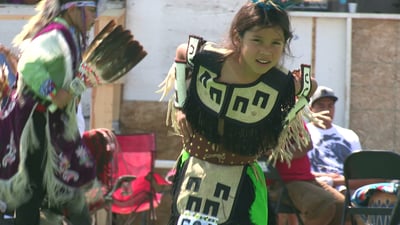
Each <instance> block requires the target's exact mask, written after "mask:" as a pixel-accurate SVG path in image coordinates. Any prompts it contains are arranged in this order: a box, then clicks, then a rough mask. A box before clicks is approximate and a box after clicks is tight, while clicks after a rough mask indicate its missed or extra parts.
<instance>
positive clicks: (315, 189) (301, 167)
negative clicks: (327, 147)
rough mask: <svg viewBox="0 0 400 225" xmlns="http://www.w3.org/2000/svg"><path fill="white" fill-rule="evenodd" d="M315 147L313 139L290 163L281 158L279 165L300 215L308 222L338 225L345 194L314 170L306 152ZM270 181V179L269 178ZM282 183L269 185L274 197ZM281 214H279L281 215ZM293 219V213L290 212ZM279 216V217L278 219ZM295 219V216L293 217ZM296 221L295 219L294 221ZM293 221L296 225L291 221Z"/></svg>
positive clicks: (278, 168)
mask: <svg viewBox="0 0 400 225" xmlns="http://www.w3.org/2000/svg"><path fill="white" fill-rule="evenodd" d="M310 149H312V143H310V145H309V146H308V148H306V149H302V150H299V151H296V152H294V153H293V154H294V155H293V156H294V157H293V159H292V161H291V165H290V166H289V165H288V164H287V163H286V162H280V161H278V162H277V163H276V166H275V167H276V169H277V170H278V172H279V174H280V176H281V178H282V180H283V181H284V183H285V184H286V187H287V189H288V194H289V197H290V198H291V199H292V202H293V204H294V206H295V207H296V208H297V209H298V210H299V211H300V216H301V218H302V220H303V222H304V224H306V225H314V224H315V225H324V224H327V225H328V224H329V225H336V224H337V225H339V224H341V218H342V214H343V204H344V195H342V194H341V193H340V192H338V191H337V190H336V189H335V188H333V187H331V186H330V185H328V184H326V183H325V182H319V181H317V180H316V179H315V176H314V175H313V174H312V173H311V168H310V161H309V158H308V155H307V152H308V151H309V150H310ZM267 182H268V183H270V182H269V181H268V180H267ZM279 189H280V187H279V185H277V184H276V183H271V184H269V185H268V190H269V191H268V192H269V196H270V198H271V200H272V201H275V200H276V199H274V197H276V196H277V194H276V193H277V192H278V191H279ZM281 216H282V215H278V218H282V217H281ZM289 218H291V219H290V220H291V221H293V218H294V217H293V216H290V217H289ZM278 220H279V219H278ZM294 220H296V218H294ZM295 224H296V223H295ZM290 225H294V224H293V223H291V224H290Z"/></svg>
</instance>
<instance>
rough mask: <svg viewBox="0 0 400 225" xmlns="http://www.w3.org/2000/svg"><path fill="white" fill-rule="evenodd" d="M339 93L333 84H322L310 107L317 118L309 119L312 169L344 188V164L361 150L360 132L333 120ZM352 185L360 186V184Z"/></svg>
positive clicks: (324, 178)
mask: <svg viewBox="0 0 400 225" xmlns="http://www.w3.org/2000/svg"><path fill="white" fill-rule="evenodd" d="M337 100H338V97H337V96H336V95H335V93H334V92H333V90H332V89H331V88H328V87H325V86H319V87H318V88H317V90H316V91H315V93H314V95H313V96H312V98H311V102H310V103H311V104H310V110H311V112H312V113H313V116H314V117H316V118H317V120H315V121H319V122H321V121H322V123H316V122H315V121H312V122H309V123H307V128H308V130H309V132H310V135H311V139H312V142H313V145H314V146H313V149H311V150H310V151H309V152H308V157H309V158H310V162H311V171H312V173H313V174H314V175H315V176H316V177H317V179H319V180H323V181H325V182H326V183H328V184H331V185H332V186H333V187H335V188H337V189H338V190H339V191H341V192H342V191H344V190H345V187H344V177H343V164H344V160H345V159H346V157H347V156H348V155H350V154H351V153H352V152H354V151H360V150H361V144H360V141H359V138H358V135H357V134H356V133H355V132H354V131H352V130H350V129H347V128H343V127H341V126H339V125H336V124H334V123H333V118H334V115H335V103H336V101H337ZM351 186H354V187H357V186H360V185H359V184H354V185H352V184H351Z"/></svg>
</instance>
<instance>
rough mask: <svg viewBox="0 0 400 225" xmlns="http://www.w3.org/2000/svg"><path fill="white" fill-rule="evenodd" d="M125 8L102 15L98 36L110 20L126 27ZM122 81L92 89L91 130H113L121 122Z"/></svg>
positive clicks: (98, 23)
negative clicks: (114, 124) (114, 125)
mask: <svg viewBox="0 0 400 225" xmlns="http://www.w3.org/2000/svg"><path fill="white" fill-rule="evenodd" d="M125 15H126V11H125V8H121V9H108V10H106V11H105V12H104V13H102V14H101V15H100V16H99V17H98V20H97V21H96V24H95V26H94V33H95V34H97V33H99V32H100V31H101V29H102V28H103V27H104V26H105V25H107V23H108V22H109V21H110V20H115V22H116V23H117V24H121V25H123V26H125ZM122 83H123V82H122V81H117V82H114V83H112V84H107V85H102V86H98V87H95V88H93V89H92V106H91V112H90V129H94V128H108V129H113V121H119V114H120V107H121V98H122Z"/></svg>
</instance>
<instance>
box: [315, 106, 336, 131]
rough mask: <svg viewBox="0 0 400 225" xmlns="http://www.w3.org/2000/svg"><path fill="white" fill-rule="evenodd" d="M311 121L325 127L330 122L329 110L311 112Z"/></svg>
mask: <svg viewBox="0 0 400 225" xmlns="http://www.w3.org/2000/svg"><path fill="white" fill-rule="evenodd" d="M311 117H312V122H313V123H314V124H315V125H316V126H317V127H320V128H322V129H326V128H327V127H328V126H327V125H328V124H331V123H332V118H331V117H330V116H329V110H324V111H320V112H312V113H311Z"/></svg>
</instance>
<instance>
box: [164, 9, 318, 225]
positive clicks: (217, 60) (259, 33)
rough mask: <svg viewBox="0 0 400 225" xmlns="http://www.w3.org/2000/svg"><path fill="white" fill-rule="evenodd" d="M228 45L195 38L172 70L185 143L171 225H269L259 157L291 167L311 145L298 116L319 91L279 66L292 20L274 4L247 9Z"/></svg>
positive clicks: (305, 75)
mask: <svg viewBox="0 0 400 225" xmlns="http://www.w3.org/2000/svg"><path fill="white" fill-rule="evenodd" d="M229 38H230V41H229V42H228V43H227V45H226V46H223V47H220V46H217V45H216V44H213V43H210V42H207V41H204V40H203V39H202V38H200V37H196V36H190V37H189V41H188V44H183V45H180V46H179V47H178V48H177V52H176V59H175V63H174V66H173V67H172V68H171V70H170V74H169V76H171V77H175V78H176V80H175V88H176V93H175V104H174V110H173V111H174V113H172V115H173V117H175V118H173V120H174V121H173V126H174V128H176V130H177V132H179V134H180V135H181V136H182V140H183V151H182V154H181V155H180V157H179V158H178V161H177V168H176V169H177V173H176V176H175V180H174V189H173V198H174V201H173V207H172V216H171V219H170V224H186V223H187V222H191V223H190V224H196V223H194V222H195V221H203V222H205V223H207V224H242V225H244V224H246V225H247V224H257V225H266V224H267V223H268V216H267V189H266V186H265V179H264V175H263V172H262V170H261V168H260V166H259V165H258V163H257V162H256V160H257V158H258V156H260V155H262V154H266V153H267V152H268V151H271V155H272V156H271V160H272V162H273V161H275V160H278V159H279V160H290V158H291V149H296V147H294V146H299V145H304V146H306V145H307V143H308V139H307V137H308V135H305V133H303V132H304V126H303V122H302V119H301V117H300V116H299V115H296V114H297V112H299V111H300V109H301V108H302V107H303V106H304V105H305V102H307V101H305V102H304V99H307V98H308V97H309V96H310V95H311V94H312V93H313V90H315V88H316V86H317V84H316V82H315V80H313V79H312V78H311V77H310V73H309V72H310V71H309V70H307V68H308V67H306V66H304V70H303V74H302V76H297V77H295V76H294V75H293V74H292V73H290V72H288V71H285V70H284V69H283V68H282V67H281V66H280V63H281V60H282V58H283V55H284V53H285V50H287V49H288V46H289V42H290V40H291V38H292V33H291V27H290V21H289V17H288V15H287V12H286V11H285V10H284V9H283V8H282V7H281V6H280V5H277V4H275V3H273V2H272V1H258V2H250V3H246V4H245V5H243V6H242V7H241V8H240V10H239V11H238V12H237V13H236V15H235V17H234V18H233V21H232V23H231V27H230V31H229ZM186 71H190V72H189V73H188V74H187V73H185V72H186ZM171 77H168V78H167V79H166V82H165V84H166V85H167V86H168V84H171V82H169V81H170V80H169V79H170V78H171ZM186 80H188V82H190V84H189V85H188V87H187V89H186ZM303 80H304V82H303ZM167 89H168V88H167V87H165V89H164V90H165V91H166V90H167ZM296 95H297V98H298V99H299V101H297V102H298V104H297V105H296V104H295V103H296ZM187 224H189V223H187Z"/></svg>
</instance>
